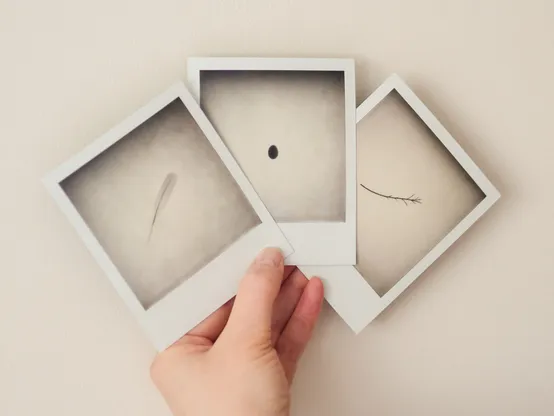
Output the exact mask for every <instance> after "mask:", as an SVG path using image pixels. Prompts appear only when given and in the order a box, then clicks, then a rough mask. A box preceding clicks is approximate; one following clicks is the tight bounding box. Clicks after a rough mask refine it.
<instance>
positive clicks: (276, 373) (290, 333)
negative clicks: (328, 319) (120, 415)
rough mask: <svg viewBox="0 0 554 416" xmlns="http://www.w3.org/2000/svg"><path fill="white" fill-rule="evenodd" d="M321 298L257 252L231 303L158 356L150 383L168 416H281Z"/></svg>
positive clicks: (290, 270) (314, 282) (270, 253)
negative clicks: (153, 386)
mask: <svg viewBox="0 0 554 416" xmlns="http://www.w3.org/2000/svg"><path fill="white" fill-rule="evenodd" d="M322 301H323V285H322V283H321V281H320V280H319V279H316V278H313V279H311V280H309V281H308V280H307V279H306V277H305V276H304V275H303V274H302V273H301V272H300V270H298V269H296V268H294V267H284V266H283V256H282V255H281V253H280V251H279V250H278V249H272V248H269V249H265V250H263V251H262V252H261V253H260V254H259V255H258V256H257V257H256V259H255V260H254V262H253V263H252V265H251V266H250V268H249V270H248V272H247V273H246V275H245V277H244V278H243V280H242V282H241V284H240V287H239V290H238V294H237V296H236V298H235V299H234V301H230V302H228V303H227V304H225V305H224V306H222V307H221V308H220V309H219V310H217V311H216V312H214V313H213V314H212V315H211V316H210V317H208V318H207V319H206V320H204V321H203V322H202V323H200V324H199V325H198V326H197V327H196V328H194V329H193V330H192V331H190V332H189V333H188V334H186V335H184V336H183V337H182V338H181V339H180V340H179V341H177V342H176V343H175V344H174V345H172V346H171V347H169V348H168V349H167V350H165V351H163V352H161V353H160V354H158V356H157V357H156V359H155V360H154V362H153V364H152V367H151V375H152V379H153V380H154V383H155V384H156V386H157V387H158V389H159V390H160V392H161V393H162V395H163V396H164V398H165V400H166V402H167V403H168V405H169V407H170V409H171V410H172V412H173V413H174V414H175V415H176V416H183V415H186V416H222V415H225V416H286V415H288V414H289V409H290V386H291V383H292V380H293V378H294V373H295V371H296V366H297V363H298V360H299V359H300V356H301V355H302V353H303V351H304V349H305V347H306V345H307V343H308V341H309V340H310V338H311V335H312V331H313V329H314V326H315V323H316V320H317V318H318V316H319V313H320V311H321V304H322Z"/></svg>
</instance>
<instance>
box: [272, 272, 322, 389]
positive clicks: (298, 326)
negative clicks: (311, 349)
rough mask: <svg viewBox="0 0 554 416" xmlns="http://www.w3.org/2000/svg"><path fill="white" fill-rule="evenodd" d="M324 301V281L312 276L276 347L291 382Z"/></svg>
mask: <svg viewBox="0 0 554 416" xmlns="http://www.w3.org/2000/svg"><path fill="white" fill-rule="evenodd" d="M322 303H323V283H321V280H319V279H317V278H312V279H311V280H310V281H309V282H308V284H307V285H306V288H305V289H304V292H303V293H302V296H301V298H300V301H299V302H298V305H297V306H296V309H295V310H294V312H293V314H292V316H291V317H290V319H289V322H288V323H287V325H286V326H285V329H284V330H283V333H282V334H281V336H280V337H279V339H278V340H277V343H276V345H275V349H276V350H277V353H278V354H279V357H280V359H281V363H282V364H283V368H284V370H285V374H286V375H287V379H288V380H289V382H292V379H293V378H294V373H295V372H296V366H297V363H298V360H299V359H300V357H301V356H302V353H303V352H304V350H305V349H306V345H307V344H308V341H309V340H310V339H311V337H312V333H313V330H314V327H315V324H316V322H317V318H318V317H319V313H320V312H321V305H322Z"/></svg>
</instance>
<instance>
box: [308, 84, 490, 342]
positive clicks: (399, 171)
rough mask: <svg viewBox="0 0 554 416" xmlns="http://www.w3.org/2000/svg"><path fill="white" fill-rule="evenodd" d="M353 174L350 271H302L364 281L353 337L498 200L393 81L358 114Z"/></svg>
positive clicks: (462, 153)
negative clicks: (355, 182) (354, 231)
mask: <svg viewBox="0 0 554 416" xmlns="http://www.w3.org/2000/svg"><path fill="white" fill-rule="evenodd" d="M357 173H358V175H357V180H358V199H357V203H358V211H357V212H358V221H357V263H356V266H354V267H332V268H327V267H310V268H308V269H307V270H306V272H307V273H312V274H322V275H327V276H334V278H335V279H339V278H341V277H342V278H343V279H346V280H349V281H350V280H355V279H359V278H363V279H365V281H366V282H367V286H368V287H371V289H370V292H371V293H370V294H369V295H370V296H368V300H367V303H366V306H365V309H364V310H360V311H359V312H360V313H359V314H358V315H357V319H356V320H355V321H354V322H355V326H353V329H354V330H355V331H356V332H358V331H360V330H361V329H363V328H364V327H365V326H366V325H367V324H368V323H369V322H371V320H373V319H374V318H375V317H376V316H377V315H378V314H379V313H381V312H382V311H383V310H384V309H385V308H386V307H387V306H388V305H390V304H391V303H392V302H393V301H394V299H396V298H397V297H398V296H399V295H400V294H401V293H402V292H403V291H404V290H406V288H407V287H408V286H409V285H410V284H411V283H412V282H413V281H414V280H415V279H417V278H418V277H419V276H420V275H421V274H422V273H423V272H424V271H425V270H426V269H427V268H428V267H429V266H431V264H433V263H434V262H435V261H436V260H437V259H438V258H439V257H440V256H441V255H442V254H443V253H444V252H445V251H446V250H447V249H448V248H449V247H450V246H451V245H452V244H454V242H455V241H456V240H457V239H458V238H460V237H461V236H462V235H463V234H464V233H465V232H466V231H467V230H468V229H469V228H470V227H471V226H472V225H473V224H474V223H475V222H477V220H478V219H479V218H481V217H482V216H483V215H484V214H485V213H486V212H487V211H488V210H489V209H490V208H491V207H492V206H493V205H494V203H495V202H496V201H497V200H498V199H499V198H500V193H499V192H498V190H497V189H496V188H495V187H494V185H493V184H492V183H491V182H490V181H489V180H488V179H487V177H486V176H485V174H484V173H483V172H482V171H481V170H480V169H479V168H478V167H477V165H476V164H475V163H474V162H473V161H472V160H471V158H470V157H469V156H468V155H467V153H466V152H465V151H464V150H463V149H462V148H461V146H460V145H459V144H458V143H457V142H456V140H455V139H454V138H453V137H452V136H451V135H450V133H448V131H447V130H446V129H445V128H444V127H443V126H442V124H441V123H440V122H439V121H438V120H437V118H436V117H435V116H434V115H433V114H432V113H431V111H429V109H428V108H427V107H426V106H425V104H423V102H422V101H421V100H420V99H419V98H418V97H417V96H416V95H415V93H414V92H413V91H412V90H411V89H410V88H409V87H408V85H406V83H405V82H404V81H403V80H402V79H401V78H400V77H399V76H398V75H392V76H391V77H389V78H388V79H387V80H386V81H385V82H384V83H383V84H382V85H381V86H380V87H379V88H377V90H375V92H373V93H372V94H371V95H370V96H369V97H368V98H367V99H366V100H365V101H364V102H363V103H362V104H361V105H360V106H359V107H358V109H357ZM367 294H368V292H367V289H366V295H367ZM351 326H352V325H351Z"/></svg>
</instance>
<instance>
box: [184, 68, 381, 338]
mask: <svg viewBox="0 0 554 416" xmlns="http://www.w3.org/2000/svg"><path fill="white" fill-rule="evenodd" d="M188 82H189V86H190V88H191V92H192V94H193V95H195V97H196V98H197V100H198V102H199V104H200V106H201V108H202V110H203V111H204V112H205V113H206V115H207V117H208V118H209V119H210V121H211V122H212V124H213V125H214V127H215V129H216V130H217V131H218V133H219V134H220V136H221V139H222V140H223V141H224V143H225V144H226V145H227V147H228V148H229V150H230V152H231V153H232V154H233V156H234V157H235V159H236V160H237V162H238V164H239V165H240V166H241V168H242V170H243V171H244V173H245V175H246V176H247V177H248V179H249V181H250V182H251V183H252V186H253V187H254V189H255V190H256V192H257V193H258V194H259V195H260V198H261V199H262V201H263V202H264V203H265V205H266V206H267V208H268V210H269V212H270V213H271V214H272V215H273V217H274V218H275V220H276V221H277V223H278V225H279V227H280V228H281V230H283V232H284V234H285V236H286V237H287V239H288V240H289V242H290V243H291V245H292V246H293V248H294V254H293V255H291V256H290V257H288V258H287V259H286V263H287V264H293V265H297V266H298V267H299V268H300V270H302V271H303V272H304V274H306V276H307V277H311V276H314V275H316V276H318V277H320V278H321V279H322V280H323V283H324V285H325V298H326V299H327V301H328V302H329V304H330V305H331V306H332V307H333V308H334V309H335V310H336V311H337V313H338V314H339V315H340V316H341V317H342V318H343V319H344V320H345V322H346V323H347V324H348V325H349V326H350V327H351V328H352V329H354V330H357V329H358V328H359V327H360V325H361V324H362V323H363V322H366V316H367V314H368V312H367V300H368V299H371V296H372V294H373V291H372V289H371V287H369V285H367V283H366V282H365V280H364V279H363V278H362V277H361V276H356V275H351V274H348V275H345V276H343V275H340V274H337V273H328V270H330V269H332V268H333V267H338V265H354V264H356V187H357V183H356V116H355V115H356V107H355V106H356V103H355V75H354V61H353V60H351V59H313V58H305V59H301V58H190V59H189V60H188ZM321 266H326V267H321ZM312 271H316V272H317V273H311V272H312Z"/></svg>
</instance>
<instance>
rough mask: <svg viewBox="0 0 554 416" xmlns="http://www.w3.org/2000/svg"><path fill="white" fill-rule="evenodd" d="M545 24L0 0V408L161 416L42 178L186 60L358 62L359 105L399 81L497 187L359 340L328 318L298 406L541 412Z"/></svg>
mask: <svg viewBox="0 0 554 416" xmlns="http://www.w3.org/2000/svg"><path fill="white" fill-rule="evenodd" d="M79 3H81V4H79ZM553 20H554V3H552V2H551V1H549V0H530V1H526V2H522V1H518V0H484V1H483V0H482V1H462V0H459V1H449V2H445V1H439V0H421V1H417V2H415V1H410V0H398V1H388V2H387V1H374V0H358V1H340V2H337V1H332V2H331V1H328V2H321V1H316V0H305V1H302V2H300V1H297V2H291V1H286V2H285V1H281V2H274V1H271V2H270V1H260V0H251V1H245V0H236V1H226V2H223V1H212V0H203V1H198V2H190V1H188V2H187V1H171V0H160V1H157V2H147V1H141V2H137V1H134V2H130V1H122V0H110V1H108V0H98V1H95V2H86V3H85V2H71V1H63V0H51V1H48V2H43V1H38V0H36V1H32V2H19V1H16V0H7V1H3V2H2V3H0V32H1V34H2V36H0V46H1V49H2V51H3V53H2V55H1V56H2V58H1V59H2V61H1V62H2V64H1V65H0V72H1V76H0V91H2V94H1V95H0V110H1V111H2V113H1V114H2V122H1V123H0V129H1V134H0V138H1V140H2V152H0V170H1V172H2V176H1V179H0V180H1V184H0V185H1V189H2V190H3V198H2V204H0V215H1V218H2V219H3V221H2V224H3V225H2V227H3V228H2V233H1V235H0V244H1V250H0V253H1V254H0V257H1V265H2V278H1V279H0V312H2V313H1V315H0V316H2V319H1V320H0V331H1V332H0V349H1V350H2V351H1V354H0V414H2V415H4V414H5V415H18V416H19V415H24V416H27V415H35V414H38V413H40V414H42V415H52V416H53V415H56V416H60V415H76V414H78V415H91V416H92V415H95V416H96V415H99V414H101V415H103V416H111V415H114V416H115V415H117V416H119V415H124V414H125V415H126V414H129V415H131V414H132V415H135V416H138V415H141V416H142V415H149V416H150V415H167V414H168V412H167V410H166V408H165V406H164V404H163V403H162V401H161V400H160V398H159V397H158V394H157V393H156V391H155V390H154V389H153V387H152V385H151V383H150V381H149V379H148V364H149V362H150V360H151V359H152V356H153V354H154V351H153V348H152V347H151V346H150V345H149V343H148V341H147V339H146V337H145V336H144V335H143V333H142V332H141V330H140V328H139V327H138V325H136V323H135V321H134V319H133V318H132V317H131V315H130V314H129V313H128V312H127V310H126V309H125V306H124V305H123V303H122V302H121V301H120V300H119V299H118V297H117V294H116V293H115V292H114V291H113V290H112V288H111V287H110V284H109V282H108V281H107V279H105V278H104V276H103V275H102V273H101V271H100V269H99V268H98V267H97V265H96V264H95V263H94V261H93V259H92V258H91V256H90V255H89V254H88V252H87V251H86V249H85V247H84V246H83V244H81V242H80V240H79V238H78V236H77V235H76V233H75V232H74V231H73V230H72V229H71V227H70V225H69V224H68V222H67V221H66V220H65V218H64V217H63V215H62V214H61V213H60V211H59V210H58V209H57V207H56V206H55V205H54V203H53V201H52V200H51V199H50V198H49V196H48V195H47V193H46V192H45V190H44V189H43V187H42V185H41V184H40V182H39V178H40V177H41V175H42V174H43V173H44V172H46V171H47V170H49V169H51V168H53V167H54V166H56V165H57V164H59V163H60V162H61V161H63V160H65V159H66V158H67V157H69V156H70V155H72V154H73V153H75V152H76V151H78V150H80V149H81V148H82V147H83V146H84V145H86V144H87V143H89V142H90V140H92V139H93V138H94V137H96V136H97V135H99V134H101V133H103V132H104V131H105V130H106V129H107V128H109V127H110V126H112V125H113V124H114V123H116V122H117V121H119V120H120V119H121V118H122V117H124V116H126V115H128V114H129V113H130V112H131V111H132V110H134V109H136V108H137V107H138V106H140V105H141V104H143V103H145V102H146V101H147V100H148V99H149V98H151V97H152V96H153V95H154V94H156V93H158V92H159V91H160V90H161V89H163V88H164V87H166V86H167V85H169V84H170V83H171V82H172V81H173V80H174V79H175V78H177V77H184V74H185V59H186V57H187V56H192V55H202V54H225V55H274V56H285V55H294V56H314V57H318V56H332V57H335V56H336V57H354V58H356V59H357V68H356V69H357V90H358V91H357V92H358V97H359V101H361V100H363V98H365V96H366V95H367V94H368V93H369V92H371V91H372V90H373V89H374V88H375V87H376V86H377V85H379V84H380V83H381V81H383V80H384V79H385V77H386V76H387V75H388V74H389V73H390V72H392V71H396V72H398V73H399V74H400V75H401V76H402V77H404V78H405V80H406V81H407V82H408V84H409V85H410V86H411V87H413V89H414V90H415V92H416V93H417V94H418V95H419V96H420V97H421V98H422V99H423V101H424V102H425V104H426V105H427V106H428V107H429V108H430V109H431V110H432V111H433V112H434V113H435V114H436V115H437V116H438V118H439V119H440V120H441V121H442V122H443V123H444V125H445V126H446V127H447V128H448V129H449V130H450V131H451V133H452V134H453V135H454V136H455V137H456V138H457V140H458V141H459V142H460V144H461V145H462V146H463V147H464V148H465V149H466V150H467V152H468V153H469V154H470V156H471V157H473V158H474V160H475V161H476V162H477V164H478V165H479V166H480V167H482V169H483V170H484V171H485V173H486V174H487V175H489V177H490V178H491V179H492V180H493V182H494V183H495V184H496V185H497V186H498V187H499V189H500V191H501V192H502V193H503V198H502V199H501V201H500V202H499V204H498V205H497V206H496V207H494V208H493V209H492V210H491V211H490V212H489V213H488V214H487V215H486V216H485V217H484V218H483V219H482V220H481V221H480V222H479V223H478V224H477V225H476V226H475V227H473V228H472V229H471V230H470V231H469V232H468V233H467V234H466V235H465V236H464V237H463V238H462V239H461V240H460V241H459V242H457V243H456V245H455V246H454V247H452V249H451V250H449V252H448V253H447V254H446V255H445V256H443V257H442V258H441V259H440V260H439V261H438V262H437V263H436V264H435V265H434V266H433V267H431V269H430V270H428V271H427V272H426V273H425V275H424V276H422V277H421V278H420V280H419V281H418V282H417V283H416V284H415V285H414V287H413V288H412V289H411V290H410V291H409V292H408V293H406V294H405V295H403V296H402V297H401V299H399V300H398V301H397V302H395V304H394V305H393V306H392V307H391V308H390V309H389V310H388V311H386V312H385V313H384V315H382V316H381V317H380V318H379V319H378V320H377V321H376V322H375V323H373V324H372V325H371V327H369V328H368V329H366V330H365V331H364V332H363V333H362V334H360V335H359V336H357V337H354V336H353V335H352V334H351V333H350V331H349V330H348V328H347V327H346V325H345V324H344V323H342V322H341V321H340V319H339V318H338V317H337V316H336V315H335V314H334V313H333V312H332V311H331V310H330V309H329V308H327V309H326V311H325V314H324V316H323V319H322V320H321V323H320V325H319V328H318V330H317V333H316V339H315V342H314V343H313V344H312V345H311V346H310V348H309V349H308V351H307V353H306V356H305V359H304V361H303V363H302V365H301V367H300V372H299V374H298V378H297V382H296V385H295V387H294V394H295V404H294V414H295V415H299V416H300V415H302V416H311V415H314V416H315V415H317V416H335V415H339V414H342V415H362V416H366V415H380V416H381V415H394V416H397V415H399V416H403V415H418V416H419V415H421V416H423V415H425V416H429V415H440V416H443V415H449V416H458V415H459V416H461V415H483V416H489V415H541V416H542V415H549V414H552V412H553V410H554V396H553V395H552V385H553V380H554V329H553V328H554V302H553V299H554V278H553V277H554V256H553V255H552V248H553V245H554V243H553V242H552V241H553V240H552V235H554V220H553V219H552V218H553V213H554V195H553V193H552V192H551V191H550V190H551V189H552V187H553V185H552V181H553V179H554V164H553V163H552V157H553V154H554V141H553V140H552V138H553V129H552V108H553V106H552V97H553V95H554V78H553V77H552V74H553V73H554V57H553V56H552V49H553V45H554V26H553V25H552V21H553ZM13 289H15V290H16V292H15V294H14V292H13Z"/></svg>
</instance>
